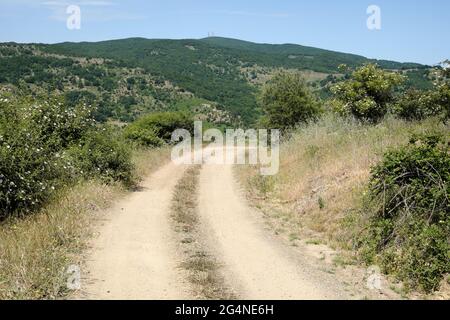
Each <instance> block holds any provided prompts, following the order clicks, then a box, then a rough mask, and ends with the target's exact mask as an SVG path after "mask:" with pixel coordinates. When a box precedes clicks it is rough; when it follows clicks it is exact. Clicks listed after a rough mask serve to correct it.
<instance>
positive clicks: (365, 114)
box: [331, 64, 403, 122]
mask: <svg viewBox="0 0 450 320" xmlns="http://www.w3.org/2000/svg"><path fill="white" fill-rule="evenodd" d="M402 82H403V77H402V76H401V75H399V74H397V73H393V72H387V71H384V70H382V69H380V68H379V67H378V66H377V65H375V64H368V65H365V66H363V67H361V68H359V69H356V70H355V71H353V72H352V74H351V75H350V78H349V79H348V80H344V81H341V82H339V83H338V84H336V85H335V86H333V87H332V88H331V91H332V93H333V94H334V96H335V97H334V99H333V100H332V101H331V105H332V107H333V108H334V109H335V110H336V111H337V112H338V113H340V114H343V115H353V116H354V117H355V118H357V119H359V120H363V121H370V122H377V121H379V120H381V119H382V118H383V117H384V116H385V115H386V113H387V112H388V106H389V104H390V103H391V102H393V101H394V95H393V93H394V89H395V88H396V86H398V85H400V84H401V83H402Z"/></svg>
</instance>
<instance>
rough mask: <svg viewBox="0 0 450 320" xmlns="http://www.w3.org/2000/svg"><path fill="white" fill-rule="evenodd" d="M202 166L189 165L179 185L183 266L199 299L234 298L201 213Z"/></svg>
mask: <svg viewBox="0 0 450 320" xmlns="http://www.w3.org/2000/svg"><path fill="white" fill-rule="evenodd" d="M200 168H201V167H200V166H193V167H191V168H189V169H188V170H187V171H186V172H185V174H184V176H183V177H182V178H181V179H180V181H179V182H178V184H177V186H176V187H175V191H174V196H173V199H172V209H171V211H172V219H173V221H174V227H175V231H176V232H177V237H178V238H179V242H180V245H181V249H182V252H183V257H182V259H183V262H182V263H181V268H182V269H184V270H186V271H187V273H188V275H187V277H188V279H189V282H190V283H191V284H192V287H193V293H194V295H195V296H196V297H197V298H199V299H232V298H233V294H232V293H230V291H229V290H228V289H227V288H226V287H225V286H224V281H223V279H222V278H221V277H220V275H219V268H220V265H219V263H218V262H217V261H216V258H215V257H214V256H213V255H212V254H210V253H209V252H208V246H207V244H205V243H204V241H203V238H204V237H203V236H202V235H201V232H202V231H201V227H200V226H199V219H198V216H197V214H198V213H197V195H198V190H197V189H198V182H199V173H200Z"/></svg>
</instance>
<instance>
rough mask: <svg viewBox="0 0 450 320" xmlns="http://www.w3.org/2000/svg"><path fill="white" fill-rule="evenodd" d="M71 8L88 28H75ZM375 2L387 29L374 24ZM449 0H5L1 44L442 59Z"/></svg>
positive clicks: (449, 46)
mask: <svg viewBox="0 0 450 320" xmlns="http://www.w3.org/2000/svg"><path fill="white" fill-rule="evenodd" d="M69 5H78V6H79V7H80V9H81V29H79V30H69V29H68V28H67V27H66V20H67V18H68V16H69V14H67V13H66V9H67V7H68V6H69ZM369 5H377V6H378V7H379V8H380V9H381V30H369V29H368V28H367V24H366V21H367V18H368V17H369V15H368V14H367V12H366V10H367V8H368V6H369ZM449 31H450V1H448V0H428V1H426V0H422V1H420V0H371V1H365V0H341V1H336V0H334V1H333V0H316V1H312V0H308V1H304V0H221V1H218V0H104V1H100V0H99V1H94V0H91V1H90V0H59V1H58V0H53V1H50V0H47V1H46V0H0V42H4V41H15V42H44V43H55V42H63V41H97V40H109V39H119V38H126V37H145V38H171V39H180V38H203V37H206V36H207V35H208V33H211V32H213V33H214V34H215V35H216V36H223V37H232V38H238V39H243V40H250V41H255V42H266V43H296V44H302V45H308V46H314V47H319V48H324V49H330V50H337V51H342V52H349V53H356V54H361V55H364V56H367V57H370V58H378V59H390V60H397V61H413V62H421V63H427V64H435V63H437V62H440V61H442V60H444V59H446V58H450V36H449Z"/></svg>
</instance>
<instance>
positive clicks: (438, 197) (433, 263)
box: [360, 135, 450, 292]
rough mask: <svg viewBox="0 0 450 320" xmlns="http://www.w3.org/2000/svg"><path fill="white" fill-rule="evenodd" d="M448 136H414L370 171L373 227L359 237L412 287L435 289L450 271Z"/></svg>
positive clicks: (368, 252)
mask: <svg viewBox="0 0 450 320" xmlns="http://www.w3.org/2000/svg"><path fill="white" fill-rule="evenodd" d="M448 143H449V141H448V137H447V138H446V139H444V138H443V137H441V136H438V135H427V136H415V137H413V138H412V139H411V142H410V144H409V145H407V146H404V147H401V148H399V149H398V150H393V151H390V152H387V153H386V154H385V156H384V159H383V161H382V162H381V163H379V164H378V165H376V166H375V167H374V168H373V169H372V176H371V180H370V184H369V193H368V204H367V207H366V208H365V210H366V212H368V213H369V214H370V216H369V225H368V228H367V230H366V232H364V234H363V236H362V237H361V238H360V245H361V249H362V253H363V256H364V257H365V259H366V260H367V262H368V263H373V262H378V263H380V264H381V265H382V267H383V268H384V270H385V271H386V272H389V273H393V274H395V275H397V276H398V277H399V278H400V279H401V280H404V281H405V282H406V283H407V284H408V285H409V286H410V287H412V288H420V289H423V290H425V291H428V292H429V291H433V290H435V289H437V288H438V287H439V283H440V281H441V280H442V278H443V276H444V275H445V274H447V273H449V272H450V201H449V195H450V184H449V181H450V154H449V144H448Z"/></svg>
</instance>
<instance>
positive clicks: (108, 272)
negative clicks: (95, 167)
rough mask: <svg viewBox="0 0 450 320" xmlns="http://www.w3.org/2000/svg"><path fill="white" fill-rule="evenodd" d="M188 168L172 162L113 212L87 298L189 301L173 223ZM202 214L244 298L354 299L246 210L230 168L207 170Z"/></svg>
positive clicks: (88, 269) (86, 284) (102, 232)
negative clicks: (177, 191) (175, 198)
mask: <svg viewBox="0 0 450 320" xmlns="http://www.w3.org/2000/svg"><path fill="white" fill-rule="evenodd" d="M184 169H185V168H183V167H177V166H175V165H173V164H168V165H166V166H165V167H163V168H161V169H160V170H159V171H157V172H156V173H155V174H153V175H152V176H151V177H149V178H148V179H147V180H146V181H145V183H144V184H143V189H142V190H141V191H140V192H136V193H134V194H133V195H131V196H130V197H128V198H126V199H124V200H123V201H121V202H120V203H118V204H117V205H116V206H115V207H114V208H113V209H112V210H110V212H108V214H107V219H106V221H105V222H104V224H103V226H101V227H100V228H99V230H98V233H99V236H98V237H97V238H95V239H94V240H93V242H92V249H91V250H90V252H89V254H88V259H87V263H86V266H85V270H84V272H83V290H82V294H81V296H82V298H88V299H189V298H190V297H191V296H190V289H189V283H188V281H187V280H186V279H185V278H186V277H185V276H184V275H183V271H182V270H180V268H179V265H180V261H179V260H178V259H179V255H178V254H177V252H176V250H177V245H178V244H177V243H176V241H174V237H173V230H171V226H170V224H171V222H170V202H171V197H172V193H173V189H174V186H175V185H176V183H177V181H178V180H179V179H180V178H181V177H182V175H183V172H184ZM198 190H199V199H198V215H199V219H200V222H201V224H202V228H203V231H204V232H203V234H204V236H205V239H203V240H204V241H206V242H207V243H208V244H209V247H210V249H211V252H213V254H214V255H215V257H216V258H217V260H218V261H219V262H220V264H221V265H222V268H221V270H222V271H221V273H222V276H223V278H224V281H225V282H226V284H227V286H229V287H230V288H232V289H233V291H234V292H235V293H236V295H237V297H239V298H242V299H341V298H348V297H347V295H346V294H345V292H344V291H343V290H342V289H341V288H340V286H339V285H338V284H337V283H336V282H335V281H333V277H332V275H329V274H326V273H324V272H320V271H317V270H316V269H315V268H314V267H313V266H310V265H309V264H308V261H307V260H308V259H307V258H302V257H299V256H298V254H293V253H292V252H290V250H289V247H287V246H285V245H282V244H280V243H278V242H277V240H276V239H273V238H271V236H270V235H269V233H268V232H267V231H266V230H264V228H263V226H262V224H261V223H260V222H258V219H257V215H256V214H255V212H254V211H252V209H250V207H249V206H248V205H247V203H246V201H245V200H244V198H243V197H242V196H241V194H240V192H239V188H238V185H237V183H236V182H235V181H234V179H233V174H232V167H231V166H229V165H204V166H203V168H202V171H201V176H200V185H199V189H198Z"/></svg>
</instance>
